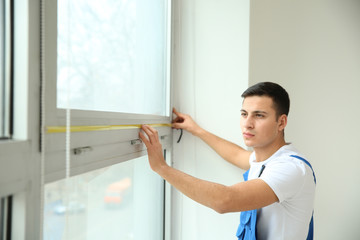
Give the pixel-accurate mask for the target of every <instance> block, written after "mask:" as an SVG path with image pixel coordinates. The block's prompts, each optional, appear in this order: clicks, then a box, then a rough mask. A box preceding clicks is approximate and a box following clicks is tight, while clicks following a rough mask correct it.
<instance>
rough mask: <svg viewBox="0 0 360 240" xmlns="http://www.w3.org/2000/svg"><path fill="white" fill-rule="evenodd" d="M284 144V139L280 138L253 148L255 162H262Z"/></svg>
mask: <svg viewBox="0 0 360 240" xmlns="http://www.w3.org/2000/svg"><path fill="white" fill-rule="evenodd" d="M284 145H286V142H285V140H284V139H281V140H279V141H277V142H274V143H273V144H271V145H269V146H267V147H256V148H254V152H255V157H256V161H257V162H262V161H265V160H266V159H268V158H269V157H271V156H272V155H273V154H274V153H276V152H277V151H278V150H279V149H280V148H281V147H283V146H284Z"/></svg>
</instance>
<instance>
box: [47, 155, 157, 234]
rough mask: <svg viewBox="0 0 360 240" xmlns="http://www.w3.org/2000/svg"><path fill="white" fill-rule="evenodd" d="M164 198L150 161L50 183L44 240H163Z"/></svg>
mask: <svg viewBox="0 0 360 240" xmlns="http://www.w3.org/2000/svg"><path fill="white" fill-rule="evenodd" d="M163 196H164V180H163V179H162V178H161V177H159V176H158V175H156V174H155V173H154V172H152V171H151V169H150V168H149V166H148V164H147V157H146V156H143V157H140V158H136V159H133V160H131V161H125V162H122V163H119V164H116V165H113V166H111V167H107V168H103V169H98V170H95V171H92V172H89V173H85V174H81V175H77V176H75V177H72V178H69V179H64V180H60V181H57V182H53V183H49V184H47V185H46V187H45V211H44V214H45V216H44V223H45V225H44V240H47V239H69V240H70V239H88V240H92V239H94V240H97V239H143V238H144V236H146V238H147V239H163V227H162V226H163V216H164V208H163V206H164V202H163V199H164V198H163Z"/></svg>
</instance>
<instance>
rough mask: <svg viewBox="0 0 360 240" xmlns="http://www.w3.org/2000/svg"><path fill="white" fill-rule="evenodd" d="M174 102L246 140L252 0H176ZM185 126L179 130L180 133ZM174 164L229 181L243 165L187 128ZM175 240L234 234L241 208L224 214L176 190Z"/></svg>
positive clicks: (215, 128) (211, 126) (208, 125)
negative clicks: (244, 112) (243, 122)
mask: <svg viewBox="0 0 360 240" xmlns="http://www.w3.org/2000/svg"><path fill="white" fill-rule="evenodd" d="M174 4H175V6H174V9H175V26H174V29H175V32H174V38H175V43H176V46H175V52H174V65H173V68H174V72H173V74H174V77H175V83H174V86H173V91H174V106H175V107H177V109H178V110H179V111H182V112H185V113H188V114H190V115H191V116H193V118H194V119H195V120H196V121H197V122H198V123H199V124H200V125H201V126H202V127H204V128H205V129H207V130H209V131H212V132H214V133H215V134H217V135H219V136H221V137H224V138H226V139H229V140H231V141H233V142H236V143H238V144H242V137H241V131H240V126H239V119H240V109H241V103H242V99H241V97H240V95H241V93H242V92H243V91H244V90H245V89H246V88H247V86H248V49H249V46H248V41H249V1H248V0H246V1H237V0H223V1H218V0H182V1H174ZM179 134H180V132H175V133H174V135H175V138H177V136H178V135H179ZM174 156H175V157H174V166H175V167H176V168H178V169H180V170H183V171H185V172H187V173H189V174H191V175H194V176H196V177H199V178H202V179H206V180H210V181H215V182H219V183H223V184H226V185H231V184H235V183H237V182H239V181H242V173H243V171H242V170H239V169H237V168H235V167H234V166H232V165H230V164H228V163H226V162H225V161H223V160H222V159H221V158H220V157H218V156H217V155H216V153H214V152H213V151H212V150H211V149H210V148H209V147H208V146H206V145H205V144H204V143H203V142H202V141H201V140H199V139H195V137H193V136H191V135H190V134H188V133H184V136H183V139H182V141H181V142H180V143H179V144H176V142H174ZM173 209H174V210H173V223H172V238H171V239H172V240H199V239H207V240H219V239H234V238H235V233H236V230H237V225H238V222H239V213H236V214H225V215H220V214H218V213H216V212H215V211H213V210H211V209H208V208H206V207H203V206H201V205H199V204H197V203H195V202H193V201H192V200H190V199H188V198H187V197H184V196H183V195H181V194H179V193H178V192H177V191H176V190H175V191H174V192H173Z"/></svg>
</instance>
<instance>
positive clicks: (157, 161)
mask: <svg viewBox="0 0 360 240" xmlns="http://www.w3.org/2000/svg"><path fill="white" fill-rule="evenodd" d="M141 129H142V130H143V131H144V132H145V133H146V135H147V138H146V137H145V135H144V134H143V133H142V132H140V133H139V137H140V139H141V140H142V141H143V142H144V143H145V145H146V148H147V152H148V156H149V163H150V167H151V169H152V170H153V171H155V172H158V171H160V169H161V168H162V167H163V166H167V164H166V162H165V159H164V156H163V150H162V146H161V143H160V141H159V135H158V132H157V130H156V129H154V128H152V127H151V126H148V125H142V126H141Z"/></svg>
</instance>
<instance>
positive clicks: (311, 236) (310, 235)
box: [290, 155, 316, 240]
mask: <svg viewBox="0 0 360 240" xmlns="http://www.w3.org/2000/svg"><path fill="white" fill-rule="evenodd" d="M290 157H294V158H297V159H300V160H301V161H303V162H304V163H306V165H308V166H309V167H310V168H311V170H312V172H313V176H314V182H315V184H316V177H315V173H314V169H313V168H312V166H311V164H310V163H309V162H308V161H307V160H306V159H305V158H302V157H300V156H297V155H290ZM312 239H314V212H313V215H312V216H311V220H310V224H309V232H308V236H307V238H306V240H312Z"/></svg>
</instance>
